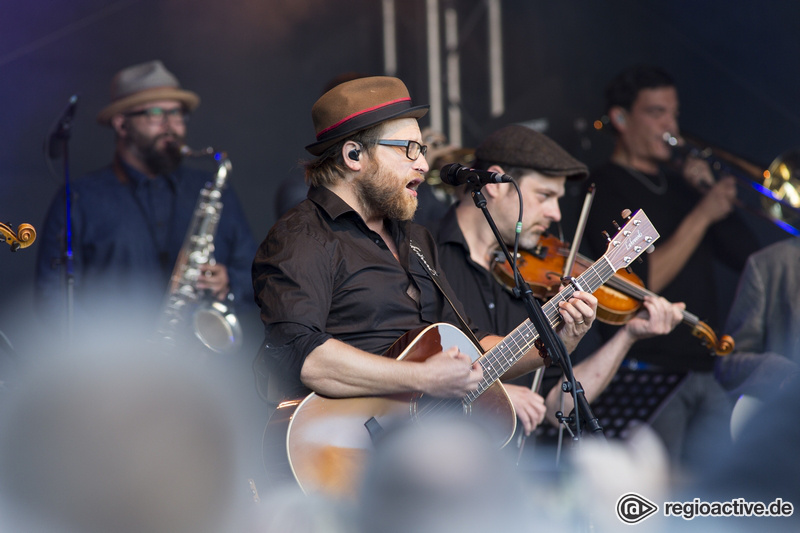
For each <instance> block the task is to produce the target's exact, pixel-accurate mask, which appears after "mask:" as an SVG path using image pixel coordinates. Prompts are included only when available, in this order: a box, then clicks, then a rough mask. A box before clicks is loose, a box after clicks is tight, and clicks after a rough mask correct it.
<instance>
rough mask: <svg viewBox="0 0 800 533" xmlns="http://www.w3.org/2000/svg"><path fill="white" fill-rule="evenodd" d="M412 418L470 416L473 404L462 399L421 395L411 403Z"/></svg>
mask: <svg viewBox="0 0 800 533" xmlns="http://www.w3.org/2000/svg"><path fill="white" fill-rule="evenodd" d="M409 408H410V413H409V414H410V415H411V419H412V420H420V419H423V418H426V417H429V416H440V417H450V416H469V415H470V414H471V413H472V406H471V405H470V404H467V403H464V402H463V401H462V400H451V399H446V398H436V397H433V396H428V395H419V396H416V397H414V399H413V400H412V401H411V403H410V404H409Z"/></svg>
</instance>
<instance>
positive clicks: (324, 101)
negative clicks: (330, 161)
mask: <svg viewBox="0 0 800 533" xmlns="http://www.w3.org/2000/svg"><path fill="white" fill-rule="evenodd" d="M428 107H429V106H427V105H421V106H416V107H412V106H411V97H410V96H409V94H408V89H407V88H406V86H405V84H404V83H403V82H402V81H400V80H399V79H397V78H392V77H389V76H372V77H368V78H359V79H355V80H352V81H346V82H344V83H341V84H339V85H337V86H336V87H334V88H333V89H331V90H330V91H328V92H326V93H325V94H323V95H322V96H321V97H320V98H319V100H317V102H316V103H315V104H314V107H312V108H311V118H312V120H313V121H314V129H315V130H316V132H317V142H315V143H312V144H309V145H308V146H306V150H308V151H309V152H311V153H312V154H314V155H320V154H322V152H324V151H325V150H326V149H328V148H329V147H331V146H333V145H334V144H336V143H337V142H338V141H341V140H342V139H344V138H346V137H347V136H349V135H352V134H354V133H356V132H359V131H361V130H364V129H367V128H369V127H370V126H374V125H376V124H380V123H381V122H385V121H387V120H391V119H397V118H420V117H423V116H425V114H426V113H427V112H428Z"/></svg>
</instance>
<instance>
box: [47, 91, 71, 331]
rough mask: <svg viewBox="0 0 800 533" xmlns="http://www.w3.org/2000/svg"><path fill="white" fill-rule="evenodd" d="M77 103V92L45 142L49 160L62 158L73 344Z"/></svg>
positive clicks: (68, 306) (65, 253)
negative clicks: (72, 152)
mask: <svg viewBox="0 0 800 533" xmlns="http://www.w3.org/2000/svg"><path fill="white" fill-rule="evenodd" d="M77 102H78V95H77V94H75V95H72V96H71V97H70V99H69V104H68V105H67V108H66V110H65V111H64V112H63V113H62V114H61V116H60V117H59V119H58V123H57V124H56V126H55V128H53V129H52V133H51V134H50V136H49V137H48V141H47V144H46V152H47V156H48V157H49V158H50V159H57V158H58V157H59V156H61V157H63V165H62V166H63V173H64V174H63V175H64V243H63V247H64V248H63V250H62V253H63V257H62V264H63V265H64V281H65V286H66V298H67V301H66V318H67V324H66V328H67V331H66V335H67V341H68V343H69V344H70V345H71V344H72V340H73V338H72V337H73V332H74V310H75V300H74V297H75V264H74V258H73V253H72V191H71V189H70V172H69V138H70V134H71V133H72V118H73V117H74V115H75V108H76V106H77Z"/></svg>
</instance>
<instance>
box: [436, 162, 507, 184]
mask: <svg viewBox="0 0 800 533" xmlns="http://www.w3.org/2000/svg"><path fill="white" fill-rule="evenodd" d="M439 179H441V180H442V182H443V183H446V184H448V185H453V186H456V187H457V186H459V185H463V184H465V183H469V184H471V185H476V186H479V187H483V186H484V185H486V184H487V183H510V182H512V181H513V180H512V179H511V176H507V175H506V174H502V173H500V172H489V171H488V170H476V169H474V168H468V167H465V166H463V165H459V164H458V163H450V164H449V165H445V166H443V167H442V170H441V171H439Z"/></svg>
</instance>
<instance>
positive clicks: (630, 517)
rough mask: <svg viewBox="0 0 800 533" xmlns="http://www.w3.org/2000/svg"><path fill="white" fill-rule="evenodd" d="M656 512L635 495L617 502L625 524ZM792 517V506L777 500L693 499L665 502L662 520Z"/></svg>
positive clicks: (629, 494)
mask: <svg viewBox="0 0 800 533" xmlns="http://www.w3.org/2000/svg"><path fill="white" fill-rule="evenodd" d="M657 511H658V505H657V504H656V503H655V502H652V501H650V500H648V499H647V498H645V497H644V496H642V495H641V494H637V493H635V492H629V493H627V494H623V495H622V496H620V497H619V499H618V500H617V517H618V518H619V519H620V521H622V522H623V523H625V524H637V523H639V522H641V521H642V520H644V519H646V518H648V517H650V516H652V515H653V514H655V513H656V512H657ZM793 514H794V505H793V504H792V503H791V502H788V501H785V500H783V498H776V499H775V500H773V501H771V502H769V503H764V502H750V501H747V500H745V499H744V498H735V499H733V500H729V501H724V502H717V501H715V502H706V501H702V500H700V498H695V499H694V500H692V501H684V502H664V516H665V517H670V516H674V517H680V518H683V519H684V520H692V519H694V518H696V517H710V516H735V517H750V516H758V517H789V516H792V515H793Z"/></svg>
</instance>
